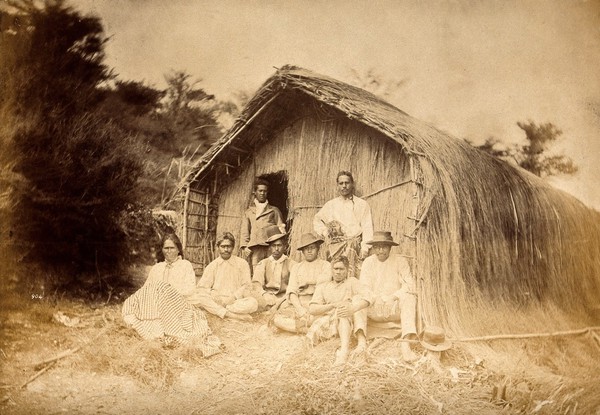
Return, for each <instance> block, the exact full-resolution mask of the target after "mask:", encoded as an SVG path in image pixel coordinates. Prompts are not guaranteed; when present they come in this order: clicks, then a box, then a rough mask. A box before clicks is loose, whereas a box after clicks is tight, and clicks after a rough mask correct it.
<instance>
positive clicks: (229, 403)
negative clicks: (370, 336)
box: [0, 292, 600, 415]
mask: <svg viewBox="0 0 600 415" xmlns="http://www.w3.org/2000/svg"><path fill="white" fill-rule="evenodd" d="M32 297H33V296H32ZM120 307H121V306H120V304H109V305H106V304H103V303H97V304H85V303H83V302H74V301H67V300H63V301H56V300H55V299H51V298H36V297H33V298H25V297H23V296H20V297H19V296H18V295H16V294H14V293H13V294H11V293H6V292H5V293H3V295H2V310H1V311H0V321H1V330H2V334H1V338H0V362H1V370H2V377H1V379H0V400H1V403H0V413H3V414H38V413H39V414H42V413H43V414H59V413H68V414H125V413H132V414H136V413H140V414H141V413H144V414H147V413H161V414H188V415H191V414H279V413H289V414H351V413H356V414H359V413H361V414H382V413H390V414H534V413H535V414H600V343H599V342H598V340H597V339H594V337H593V335H591V334H590V335H583V336H575V337H569V338H549V339H531V340H518V341H513V340H503V341H501V342H499V343H500V344H496V343H495V344H494V349H492V348H491V347H489V346H490V345H489V344H475V345H473V344H471V345H466V344H458V343H457V344H455V345H454V347H453V348H452V349H451V350H449V351H448V352H445V353H444V354H443V355H442V356H441V361H440V363H439V364H437V363H436V360H435V359H433V358H432V356H430V355H428V354H427V353H425V351H424V349H422V348H420V346H417V347H415V351H416V352H417V353H418V354H419V355H420V356H421V359H420V360H419V361H417V362H416V363H413V364H406V363H404V362H402V361H401V360H400V357H399V349H398V345H397V344H396V343H394V342H393V341H389V340H388V341H384V342H382V343H380V344H378V345H377V344H375V347H373V348H372V350H371V352H370V358H369V360H368V362H367V363H366V364H362V365H358V364H356V363H355V362H350V363H349V364H348V365H347V366H346V367H344V368H343V369H334V368H332V366H331V365H332V362H333V358H334V350H335V348H336V347H337V341H336V340H332V341H328V342H325V343H322V344H320V345H318V346H316V347H311V346H309V345H308V344H307V343H306V342H305V340H304V338H303V337H302V336H295V335H290V334H286V333H279V332H277V331H276V330H274V329H272V328H271V327H270V326H269V325H268V324H267V323H268V315H266V314H262V315H257V316H256V317H255V319H254V322H252V323H242V322H237V321H229V320H220V319H218V318H216V317H212V316H209V322H210V325H211V327H212V328H213V331H214V332H215V334H217V335H218V336H219V337H220V338H221V340H222V342H223V344H224V346H225V349H224V351H223V352H222V353H220V354H217V355H215V356H212V357H210V358H208V359H203V358H202V357H201V356H200V355H199V353H198V352H197V351H195V350H190V349H186V348H185V347H178V348H168V347H165V346H163V345H162V344H161V343H159V342H145V341H142V340H141V339H140V338H139V337H138V336H137V335H136V333H135V332H134V331H133V330H131V329H128V328H127V327H125V326H124V324H123V322H122V320H121V317H120ZM59 312H61V313H62V315H61V314H59ZM69 325H70V326H72V327H69ZM371 344H372V345H373V343H371ZM79 347H81V348H79ZM65 352H67V353H69V352H72V353H70V354H68V355H67V356H65V357H64V358H62V359H60V360H57V361H56V362H55V363H42V364H39V365H38V364H36V363H40V362H43V361H44V360H47V359H49V358H53V357H57V356H61V354H64V353H65ZM35 376H37V377H35ZM34 377H35V378H34Z"/></svg>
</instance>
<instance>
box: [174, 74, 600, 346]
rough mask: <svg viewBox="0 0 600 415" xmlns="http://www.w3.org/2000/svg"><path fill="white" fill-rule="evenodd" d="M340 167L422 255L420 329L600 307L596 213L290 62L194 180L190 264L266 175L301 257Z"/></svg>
mask: <svg viewBox="0 0 600 415" xmlns="http://www.w3.org/2000/svg"><path fill="white" fill-rule="evenodd" d="M342 169H343V170H351V171H352V172H353V173H354V175H355V179H356V187H357V192H356V193H357V195H359V196H361V197H363V198H365V199H366V200H367V201H368V202H369V203H370V205H371V208H372V211H373V218H374V225H375V229H386V230H391V231H392V233H393V235H394V238H395V239H396V240H399V241H400V242H401V244H400V246H399V247H398V248H397V250H398V251H399V252H400V253H402V254H403V255H406V256H407V257H408V258H410V260H411V263H412V269H413V272H414V274H415V275H416V277H417V280H418V285H419V313H420V324H423V323H425V324H428V323H436V324H441V325H444V326H445V327H446V328H448V329H450V330H451V331H452V332H453V334H455V335H459V334H464V333H476V332H486V331H487V332H489V331H490V330H489V327H490V325H494V326H497V328H496V330H502V329H503V328H504V329H506V330H508V329H511V330H514V329H515V326H519V327H517V328H518V329H521V330H526V329H531V326H529V327H527V325H528V324H530V323H531V321H528V319H530V318H531V315H532V312H534V310H535V313H536V316H537V317H536V321H537V322H539V323H540V324H543V325H547V324H551V325H552V324H553V325H554V326H564V325H568V323H565V322H564V321H563V320H561V319H557V318H556V316H557V315H560V316H564V315H567V314H568V315H576V316H577V319H578V321H579V322H581V321H582V320H581V319H586V318H588V316H589V314H590V310H592V309H593V308H594V307H597V305H598V304H600V220H599V216H600V215H599V214H598V213H597V212H596V211H593V210H591V209H588V208H587V207H585V206H584V205H583V204H582V203H580V202H579V201H578V200H576V199H575V198H573V197H571V196H570V195H567V194H566V193H563V192H561V191H559V190H557V189H554V188H552V187H551V186H549V185H548V184H547V183H545V182H544V181H543V180H541V179H539V178H538V177H536V176H534V175H532V174H530V173H528V172H526V171H524V170H521V169H518V168H515V167H514V166H511V165H509V164H507V163H505V162H503V161H500V160H498V159H496V158H493V157H491V156H489V155H487V154H484V153H482V152H480V151H478V150H477V149H475V148H473V147H471V146H470V145H469V144H468V143H466V142H464V141H463V140H459V139H456V138H454V137H451V136H449V135H448V134H446V133H444V132H442V131H439V130H437V129H436V128H434V127H433V126H431V125H429V124H427V123H425V122H422V121H419V120H417V119H414V118H412V117H410V116H409V115H408V114H406V113H404V112H403V111H401V110H399V109H397V108H396V107H394V106H392V105H390V104H388V103H387V102H385V101H383V100H382V99H380V98H378V97H376V96H374V95H372V94H371V93H369V92H366V91H364V90H362V89H359V88H356V87H353V86H350V85H347V84H344V83H342V82H339V81H336V80H334V79H331V78H328V77H326V76H322V75H319V74H315V73H313V72H311V71H308V70H305V69H301V68H297V67H291V66H286V67H283V68H282V69H280V70H278V71H277V72H276V73H275V74H274V75H273V76H272V77H271V78H270V79H268V80H267V81H266V83H265V84H264V85H263V86H262V87H261V88H260V89H259V90H258V92H257V93H256V95H255V96H254V97H253V98H252V100H251V101H250V102H249V103H248V105H247V107H246V108H245V109H244V111H243V113H242V115H241V117H240V118H239V119H238V120H237V121H236V122H235V124H234V125H233V127H232V128H231V129H230V130H229V131H228V132H227V133H226V134H225V135H224V136H223V137H222V138H221V139H220V140H219V141H217V142H216V143H215V144H214V145H213V146H212V148H211V149H210V150H209V151H208V152H207V153H206V154H205V155H204V156H203V157H202V159H201V160H200V161H199V162H198V163H197V165H196V166H195V167H194V168H193V169H192V170H191V171H190V172H189V174H188V175H187V177H186V178H185V180H184V182H183V183H182V186H181V190H182V193H184V194H185V202H184V227H183V232H184V238H183V240H184V241H185V248H186V249H185V250H186V254H187V257H188V259H190V260H191V261H193V262H194V263H195V264H196V266H197V267H198V272H201V270H202V267H203V266H204V265H205V264H207V263H208V262H209V261H210V260H211V259H212V258H213V247H214V235H215V232H221V231H225V230H228V231H231V232H233V233H234V235H238V236H239V229H240V220H241V217H242V213H243V211H244V210H245V209H246V207H247V206H248V203H249V202H250V200H251V191H252V182H253V180H254V178H255V177H256V176H264V177H266V178H267V179H269V180H270V182H271V189H270V194H269V200H270V201H271V203H272V204H275V205H277V206H278V207H279V208H280V209H281V210H282V211H283V213H284V215H286V216H287V222H288V226H289V228H290V229H291V236H290V245H291V254H292V256H295V255H297V253H296V250H295V247H296V246H297V242H298V240H299V236H300V235H301V234H302V233H304V232H307V231H310V230H311V229H312V219H313V215H314V214H315V213H316V211H317V210H318V209H319V208H320V207H321V206H322V205H323V204H324V202H325V201H327V200H329V199H330V198H332V197H334V196H335V175H336V173H337V171H339V170H342ZM554 310H560V311H558V312H556V313H554ZM564 310H569V312H570V313H564V312H563V311H564ZM540 311H541V312H540ZM506 312H511V317H510V318H507V317H506ZM520 315H522V316H523V317H524V318H519V316H520ZM539 316H551V317H550V318H542V319H541V320H548V321H541V320H540V318H539ZM484 320H485V324H481V322H482V321H484ZM559 320H560V321H561V322H559ZM563 323H564V324H563Z"/></svg>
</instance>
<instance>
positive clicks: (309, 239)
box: [297, 232, 325, 251]
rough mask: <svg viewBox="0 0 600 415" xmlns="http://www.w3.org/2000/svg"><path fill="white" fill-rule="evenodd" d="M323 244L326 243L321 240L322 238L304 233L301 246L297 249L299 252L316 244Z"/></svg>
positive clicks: (310, 233)
mask: <svg viewBox="0 0 600 415" xmlns="http://www.w3.org/2000/svg"><path fill="white" fill-rule="evenodd" d="M323 242H325V241H324V240H323V239H321V237H320V236H317V235H315V234H314V233H312V232H308V233H304V234H302V236H301V237H300V244H299V245H298V248H297V249H298V251H300V250H302V248H306V247H307V246H308V245H310V244H314V243H316V244H319V245H321V244H322V243H323Z"/></svg>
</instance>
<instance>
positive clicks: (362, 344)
mask: <svg viewBox="0 0 600 415" xmlns="http://www.w3.org/2000/svg"><path fill="white" fill-rule="evenodd" d="M356 340H357V342H358V344H357V345H356V350H359V351H363V350H367V336H365V332H364V331H362V330H361V329H359V330H357V331H356Z"/></svg>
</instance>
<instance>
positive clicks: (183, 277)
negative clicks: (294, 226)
mask: <svg viewBox="0 0 600 415" xmlns="http://www.w3.org/2000/svg"><path fill="white" fill-rule="evenodd" d="M265 232H266V243H267V244H268V247H269V253H270V255H269V256H268V257H266V258H264V259H262V260H261V261H259V262H258V263H256V265H255V267H254V269H253V270H252V271H251V269H250V265H249V263H248V262H247V261H246V260H244V259H242V258H240V257H239V256H236V255H234V249H235V245H236V241H235V238H234V236H233V235H232V234H231V233H229V232H224V233H223V234H221V235H219V236H218V238H217V241H216V247H217V250H218V254H219V256H218V257H217V258H216V259H215V260H213V261H212V262H211V263H210V264H208V265H207V266H206V268H205V269H204V272H203V273H202V276H201V278H200V279H199V281H198V282H197V283H196V275H195V273H194V269H193V267H192V264H191V263H190V262H189V261H187V260H185V259H183V250H182V246H181V242H180V241H179V239H178V238H177V236H176V235H174V234H171V235H167V236H165V237H164V239H163V243H162V254H163V255H164V258H165V260H164V261H162V262H159V263H157V264H156V265H154V267H153V268H152V269H151V271H150V273H149V276H148V279H147V281H146V283H145V284H144V286H143V287H142V288H141V289H140V290H139V291H138V292H136V293H135V294H134V295H132V296H131V297H130V298H128V299H127V300H126V301H125V303H124V305H123V317H124V320H125V322H126V323H127V324H129V325H131V326H132V327H133V328H135V329H136V330H137V331H138V333H139V334H140V335H141V336H142V337H144V338H147V339H154V338H171V339H174V340H172V341H180V342H195V343H196V344H197V345H198V346H199V347H200V349H201V350H202V352H203V353H204V355H205V356H210V355H211V354H214V353H216V352H218V351H219V346H220V342H219V341H218V338H217V337H216V336H214V335H213V333H212V331H211V329H210V328H209V327H208V323H207V320H206V316H205V315H204V312H203V311H206V312H208V313H211V314H214V315H217V316H219V317H220V318H232V319H238V320H252V316H251V314H253V313H256V312H261V311H267V310H268V311H269V312H270V313H271V316H272V320H271V321H272V323H273V325H274V326H276V327H277V328H278V329H280V330H285V331H289V332H294V333H301V334H304V335H306V336H308V338H309V339H310V340H311V341H312V342H313V344H314V343H317V342H318V341H321V340H323V339H328V338H332V337H335V336H339V338H340V342H341V345H340V347H339V349H338V350H337V351H336V356H335V362H334V365H335V366H340V365H343V364H344V363H346V362H347V360H348V359H349V357H350V356H351V355H354V356H358V355H364V353H365V352H366V350H367V335H368V330H369V329H370V328H371V327H384V328H387V329H391V330H398V333H399V334H400V333H401V336H402V339H404V340H412V339H415V338H416V337H417V336H416V334H417V332H416V326H415V323H416V316H415V314H416V292H415V283H414V279H413V276H412V274H411V271H410V267H409V264H408V262H407V260H406V259H405V258H404V257H402V256H400V255H395V254H392V253H391V250H392V247H393V246H397V245H398V244H397V243H396V242H395V241H394V240H393V238H392V235H391V233H390V232H387V231H379V232H374V233H373V237H372V239H371V240H369V241H366V244H367V245H368V246H369V247H370V252H372V254H371V255H370V256H368V257H367V258H366V259H365V260H364V261H363V263H362V265H361V266H360V275H359V278H356V277H354V276H352V275H351V273H350V272H349V271H350V268H351V266H352V264H351V262H350V260H349V259H348V257H347V256H344V255H338V256H336V257H334V258H333V259H332V260H331V262H328V261H326V260H324V259H321V258H320V255H319V250H320V248H321V244H323V242H324V240H323V239H322V238H321V237H320V236H318V235H317V234H315V233H313V232H311V233H305V234H303V235H301V237H300V242H299V244H298V247H297V249H298V250H299V251H301V253H302V261H301V262H296V261H294V260H292V259H291V258H289V257H288V256H287V255H286V254H285V252H287V249H288V245H287V237H288V235H287V234H286V233H285V232H283V231H282V230H281V228H280V227H278V226H275V225H274V226H270V227H267V228H266V229H265ZM352 337H355V338H356V343H357V346H356V348H355V349H354V350H353V351H352V354H351V353H350V344H351V341H352ZM410 345H411V342H409V341H401V342H400V352H401V355H402V357H403V358H404V359H405V360H407V361H411V360H414V359H415V358H416V356H415V353H414V352H413V351H412V349H411V347H410Z"/></svg>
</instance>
